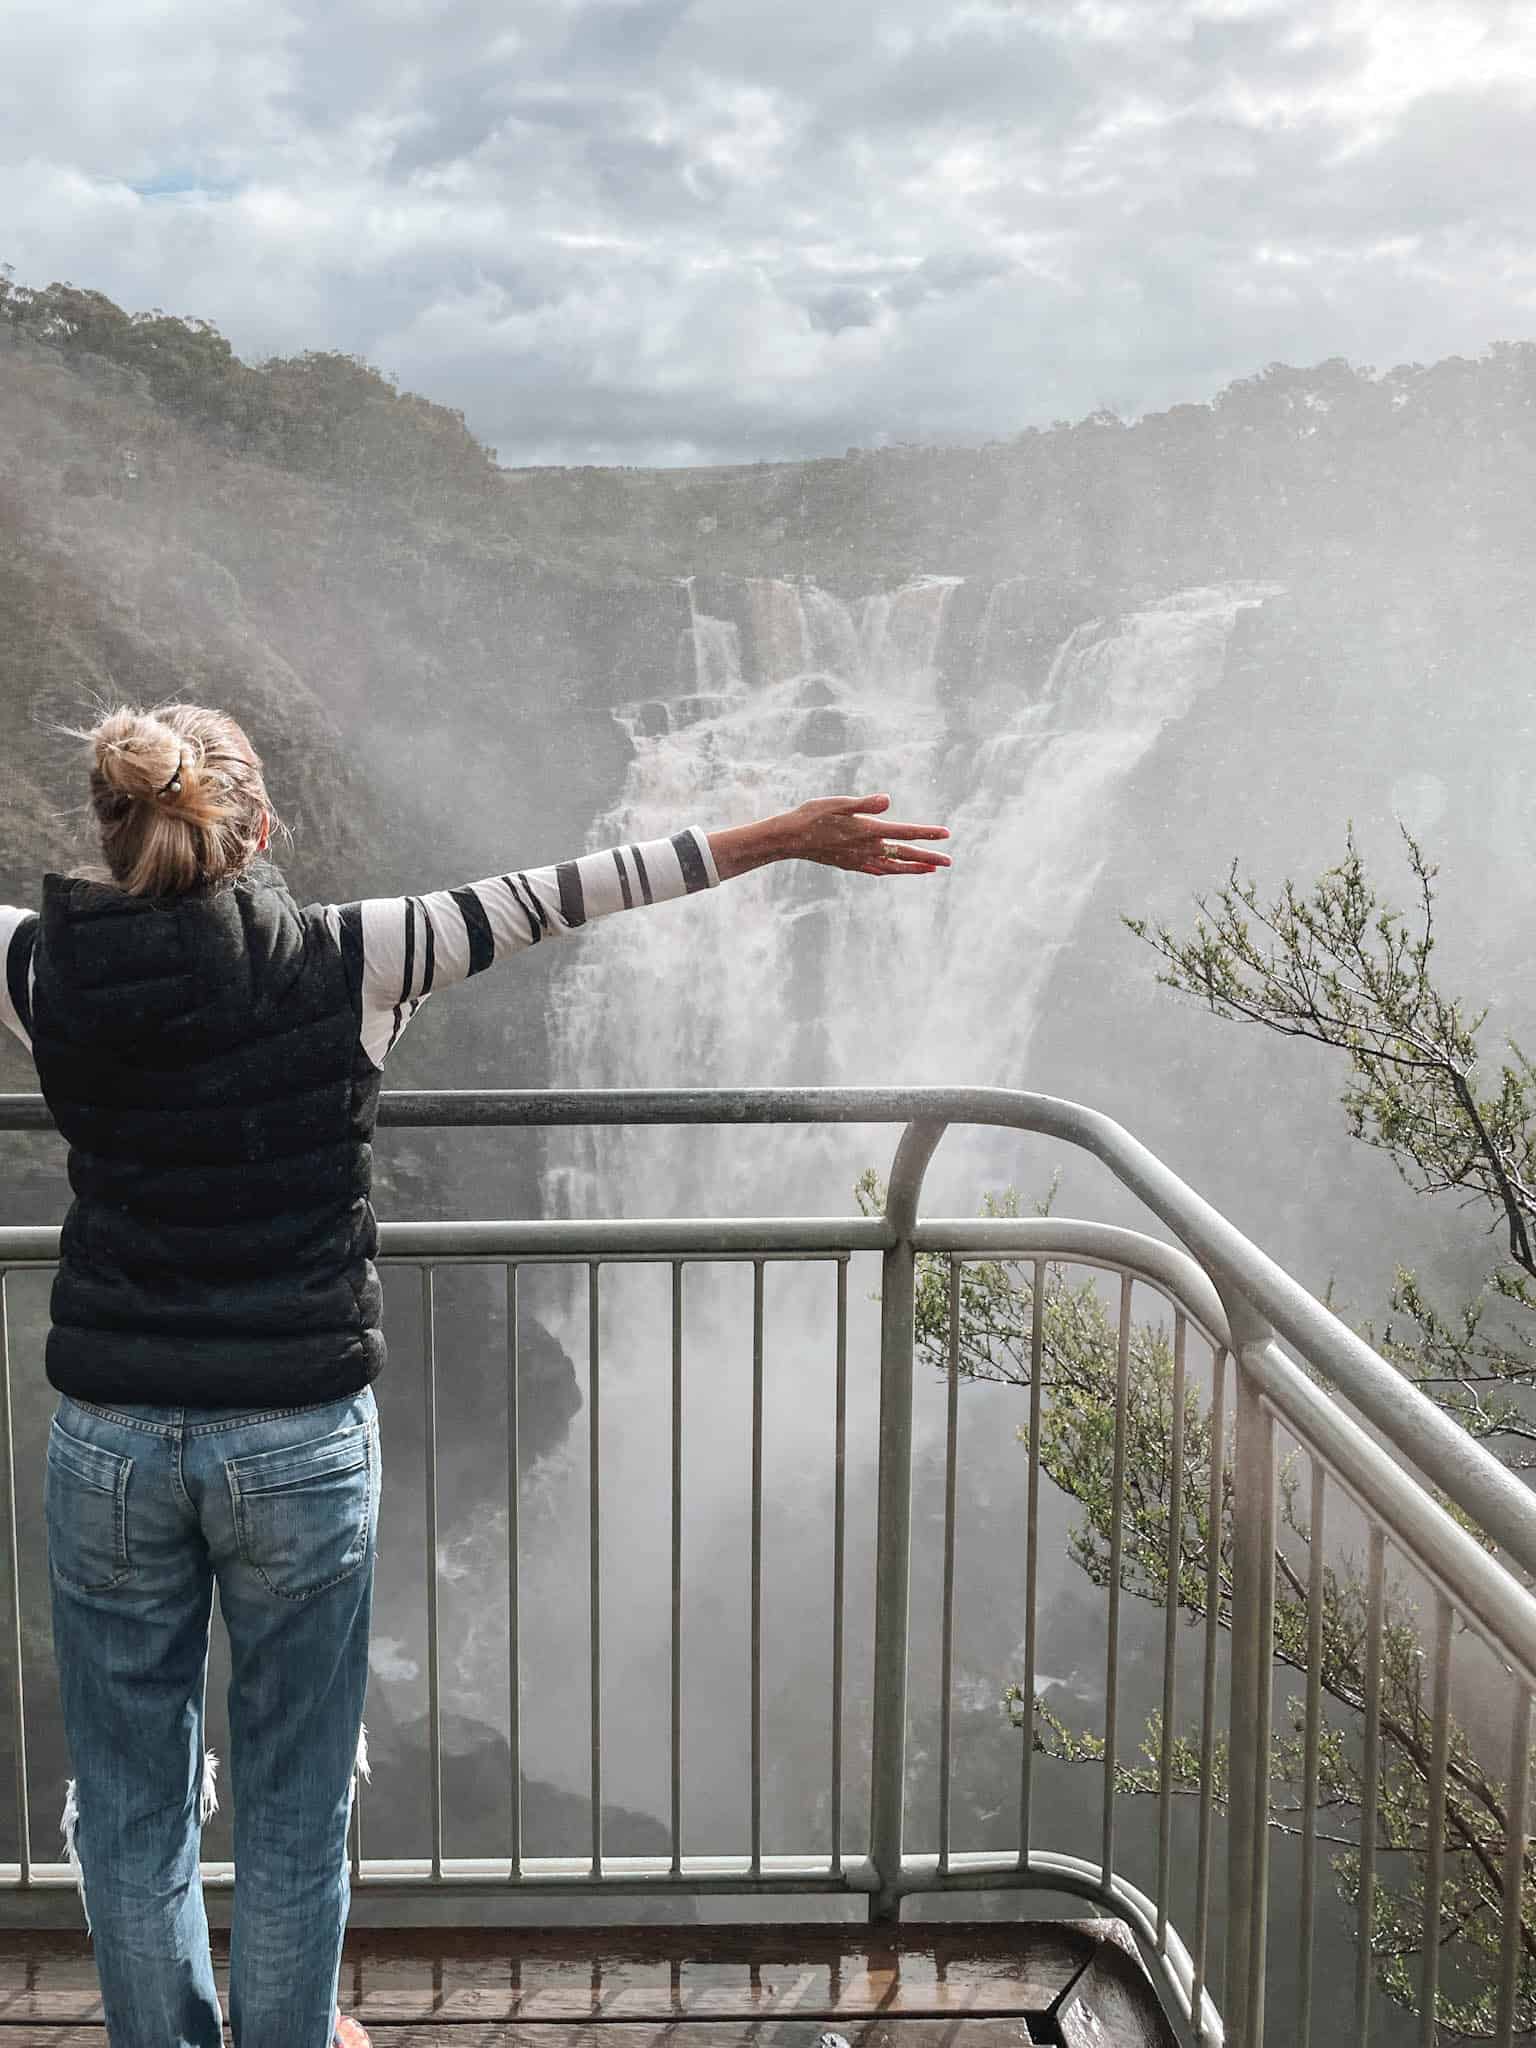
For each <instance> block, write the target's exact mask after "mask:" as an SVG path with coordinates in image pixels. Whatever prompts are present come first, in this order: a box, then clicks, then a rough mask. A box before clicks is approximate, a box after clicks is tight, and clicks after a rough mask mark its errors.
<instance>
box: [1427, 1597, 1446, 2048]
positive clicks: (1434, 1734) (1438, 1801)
mask: <svg viewBox="0 0 1536 2048" xmlns="http://www.w3.org/2000/svg"><path fill="white" fill-rule="evenodd" d="M1451 1622H1452V1613H1451V1603H1450V1601H1449V1600H1447V1599H1446V1598H1445V1596H1444V1594H1441V1595H1440V1596H1439V1597H1438V1598H1437V1599H1436V1601H1435V1689H1434V1692H1433V1693H1432V1694H1431V1700H1432V1705H1431V1707H1430V1742H1431V1749H1430V1757H1429V1812H1428V1816H1427V1818H1426V1821H1425V1829H1426V1839H1425V1850H1426V1855H1425V1864H1424V1957H1423V1964H1424V1967H1423V1973H1422V1975H1421V1977H1420V1981H1419V2048H1435V2040H1436V2036H1437V2033H1438V2029H1437V2027H1436V2024H1435V2019H1436V2008H1437V2006H1438V2004H1439V1999H1440V1894H1441V1890H1442V1888H1443V1886H1444V1883H1445V1789H1446V1775H1447V1766H1448V1763H1449V1758H1450V1735H1451Z"/></svg>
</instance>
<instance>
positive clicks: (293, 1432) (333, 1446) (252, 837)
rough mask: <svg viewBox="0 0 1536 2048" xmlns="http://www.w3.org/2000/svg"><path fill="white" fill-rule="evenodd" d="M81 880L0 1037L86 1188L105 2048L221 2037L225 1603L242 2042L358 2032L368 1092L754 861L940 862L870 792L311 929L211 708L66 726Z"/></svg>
mask: <svg viewBox="0 0 1536 2048" xmlns="http://www.w3.org/2000/svg"><path fill="white" fill-rule="evenodd" d="M79 736H80V737H82V738H85V739H88V740H89V741H90V743H91V747H92V750H93V758H92V767H91V778H90V780H91V800H92V805H93V808H94V811H95V815H96V820H97V823H98V825H99V827H100V831H101V842H102V852H103V855H104V857H105V862H106V869H105V873H104V874H101V873H97V874H92V875H89V876H77V877H73V878H67V877H64V876H61V875H52V874H51V875H47V876H45V877H44V881H43V900H42V909H41V911H40V912H39V913H36V914H34V913H32V912H29V911H24V910H17V909H8V908H0V969H3V971H0V1023H4V1024H6V1025H7V1026H8V1027H9V1028H10V1029H11V1030H12V1031H14V1032H15V1033H16V1034H17V1035H18V1036H19V1037H20V1038H21V1040H22V1042H23V1044H25V1045H28V1046H29V1047H30V1049H31V1052H32V1055H33V1059H34V1061H35V1063H36V1067H37V1072H38V1079H39V1082H40V1085H41V1087H42V1091H43V1094H44V1096H45V1097H46V1098H47V1101H48V1104H49V1107H50V1109H51V1110H52V1112H53V1115H54V1118H55V1120H56V1121H57V1123H58V1126H59V1129H60V1131H61V1132H62V1133H63V1135H64V1137H65V1139H66V1140H67V1141H68V1145H69V1176H70V1185H71V1187H72V1189H73V1190H74V1195H75V1200H74V1202H73V1204H72V1205H71V1207H70V1210H69V1214H68V1216H67V1218H66V1220H65V1223H64V1228H63V1232H62V1236H61V1242H60V1258H59V1268H58V1273H57V1276H56V1279H55V1282H54V1288H53V1298H52V1318H51V1326H50V1329H49V1334H48V1347H47V1371H48V1378H49V1380H50V1382H51V1383H52V1385H53V1386H54V1387H55V1388H57V1390H58V1392H59V1395H60V1400H59V1405H58V1409H57V1412H56V1414H55V1416H54V1418H53V1421H52V1424H51V1426H50V1432H49V1441H48V1459H47V1474H46V1482H45V1493H44V1499H45V1509H46V1519H47V1526H48V1548H49V1565H50V1581H51V1588H52V1600H53V1626H54V1645H55V1651H56V1655H57V1660H58V1666H59V1677H60V1686H61V1693H62V1700H63V1710H64V1730H65V1737H66V1740H67V1742H68V1746H69V1753H70V1760H71V1766H72V1769H73V1771H74V1774H75V1775H74V1778H73V1779H72V1781H71V1783H70V1786H69V1793H68V1797H67V1799H66V1802H65V1822H64V1826H65V1839H66V1847H67V1849H68V1852H69V1855H70V1859H71V1861H72V1862H73V1863H74V1864H75V1866H76V1869H77V1874H78V1875H79V1878H80V1885H81V1893H82V1897H83V1900H84V1904H85V1909H86V1915H87V1924H88V1926H89V1927H90V1928H91V1930H92V1935H93V1939H94V1946H95V1955H96V1964H97V1970H98V1973H99V1975H100V1978H101V1987H102V1997H103V2001H104V2005H105V2012H106V2021H107V2029H108V2034H109V2038H110V2040H111V2042H112V2044H113V2048H170V2044H173V2043H174V2044H177V2048H183V2044H184V2048H218V2043H219V2042H220V2040H221V2032H220V2025H221V2022H220V2012H219V2004H218V1999H217V1995H216V1992H215V1989H214V1982H213V1973H212V1969H211V1966H210V1963H209V1955H208V1931H207V1921H206V1918H205V1915H204V1909H203V1898H202V1890H201V1886H200V1883H199V1879H198V1860H199V1843H200V1828H201V1824H202V1822H203V1821H204V1820H206V1818H207V1817H208V1814H209V1813H210V1812H211V1811H212V1810H213V1806H214V1803H215V1801H214V1786H213V1761H214V1760H213V1759H212V1758H211V1757H205V1755H204V1751H203V1703H204V1688H205V1684H206V1672H207V1655H208V1626H209V1615H210V1610H211V1603H212V1597H213V1589H214V1586H215V1585H217V1587H218V1591H219V1604H220V1608H221V1611H222V1612H223V1615H224V1618H225V1622H226V1625H227V1628H228V1632H229V1639H230V1649H231V1660H232V1670H231V1680H230V1695H229V1723H230V1750H231V1754H230V1766H231V1777H232V1781H233V1786H234V1798H235V1869H236V1885H235V1902H234V1923H233V1929H232V1933H231V1937H230V2019H231V2023H232V2027H233V2031H234V2038H235V2041H236V2043H237V2048H306V2044H307V2048H323V2044H325V2043H327V2042H328V2041H330V2040H331V2039H332V2038H333V2037H334V2038H335V2039H336V2040H338V2041H341V2042H343V2043H350V2044H353V2048H357V2044H362V2043H366V2040H367V2036H366V2035H365V2034H364V2033H363V2030H362V2029H361V2027H359V2026H358V2025H357V2023H356V2022H355V2021H352V2020H344V2019H342V2018H341V2017H340V2016H339V2014H338V2013H337V2011H336V2006H335V1998H336V1984H337V1975H338V1970H339V1965H340V1958H341V1942H342V1935H343V1931H344V1929H345V1925H346V1918H347V1907H348V1900H349V1883H348V1871H347V1853H346V1836H347V1825H348V1819H349V1815H350V1811H351V1805H352V1796H353V1790H354V1783H355V1776H354V1774H355V1772H356V1771H357V1770H358V1769H362V1770H364V1771H365V1772H366V1768H367V1765H366V1751H365V1749H364V1746H363V1737H362V1714H363V1692H364V1684H365V1680H366V1675H367V1653H368V1625H369V1614H370V1601H371V1595H372V1588H373V1564H374V1555H375V1546H376V1541H377V1528H378V1500H379V1443H378V1417H377V1411H376V1409H375V1405H374V1396H373V1392H372V1386H371V1382H372V1381H373V1380H374V1378H375V1377H376V1376H377V1374H378V1372H379V1369H380V1367H381V1366H382V1365H383V1363H384V1338H383V1335H382V1332H381V1330H380V1288H379V1280H378V1274H377V1272H376V1270H375V1268H374V1264H373V1255H374V1253H375V1251H376V1249H377V1243H378V1235H377V1224H376V1221H375V1218H374V1213H373V1209H372V1206H371V1204H370V1202H369V1185H370V1168H371V1140H372V1136H373V1127H374V1118H375V1114H376V1112H377V1107H378V1095H379V1084H380V1070H381V1068H382V1066H383V1063H384V1060H385V1058H386V1056H387V1054H388V1053H389V1051H390V1049H391V1048H392V1047H393V1045H394V1044H395V1041H396V1040H397V1039H398V1037H399V1035H400V1033H401V1031H402V1030H403V1029H404V1028H405V1026H406V1025H407V1024H408V1023H409V1021H410V1019H411V1017H412V1016H413V1015H414V1014H415V1012H416V1011H417V1010H418V1009H419V1008H420V1006H421V1004H422V1003H423V1002H424V1001H425V1000H426V999H427V997H428V996H430V995H432V994H433V993H435V992H436V991H437V990H438V989H441V988H443V987H445V986H447V985H448V984H450V983H452V982H459V981H464V980H467V979H468V978H469V977H470V976H471V975H474V974H478V973H479V972H480V971H481V970H482V969H484V968H487V967H490V966H492V965H493V964H494V963H496V962H498V961H501V960H504V959H508V958H510V957H511V956H512V955H513V954H515V953H517V952H519V951H520V950H521V949H522V948H524V947H526V946H533V945H537V944H538V943H539V942H540V941H541V940H542V939H544V938H546V937H549V936H563V935H565V934H567V933H570V932H573V931H576V930H579V929H580V927H581V926H582V925H584V924H588V923H590V922H591V921H592V920H593V919H594V918H597V917H601V916H604V915H606V914H608V913H610V912H613V911H618V910H629V909H635V908H639V907H640V906H642V905H646V904H654V903H662V902H665V901H667V900H668V899H669V898H671V897H675V896H684V895H689V894H693V893H696V892H698V891H700V890H703V889H707V888H714V887H716V886H717V885H718V884H719V883H721V882H723V881H727V880H729V879H730V878H731V877H732V876H733V875H740V874H745V873H746V872H748V870H749V869H752V868H757V867H761V866H763V865H764V864H765V863H767V862H769V861H776V860H810V861H817V862H820V863H821V864H822V865H824V866H828V867H838V868H848V869H851V870H854V871H856V872H859V873H862V874H872V875H912V874H926V873H931V872H932V871H933V869H934V868H935V867H938V866H948V865H949V862H948V858H947V856H946V855H944V854H942V853H938V852H933V851H930V850H928V849H926V848H923V847H920V846H916V845H912V844H909V843H907V842H912V841H920V840H930V839H942V838H946V837H947V836H948V834H947V831H946V830H945V828H944V827H943V826H935V825H889V824H882V823H880V822H879V820H878V819H876V818H874V817H872V816H870V815H869V813H871V812H877V811H880V810H882V809H883V808H884V807H885V806H886V804H887V803H888V802H889V799H888V798H887V797H885V796H870V797H860V798H853V797H823V798H814V799H812V800H811V801H810V802H808V803H804V804H801V805H800V806H799V807H798V808H797V809H795V810H793V811H789V812H786V813H784V814H782V815H780V816H778V817H773V818H767V819H764V820H762V821H761V822H759V823H757V824H752V825H740V826H735V827H733V828H731V829H729V830H726V831H718V832H705V831H703V830H701V829H700V828H699V827H698V826H696V825H687V826H683V827H681V828H680V829H679V830H678V831H676V832H674V833H672V834H671V835H670V836H669V837H666V838H662V839H656V840H652V841H649V842H646V843H644V844H640V845H629V846H622V847H612V848H608V849H605V850H604V851H602V852H600V853H589V854H585V855H583V856H581V857H580V858H579V859H576V860H569V861H561V862H559V863H558V864H557V865H555V866H553V867H546V868H533V869H529V870H525V871H520V872H518V873H514V874H506V875H494V876H490V877H487V878H486V879H485V880H483V881H479V882H473V883H470V884H468V885H466V886H464V887H462V888H457V889H448V890H442V891H439V892H437V893H434V894H430V895H425V896H407V897H391V898H383V899H380V898H374V899H371V900H369V901H366V902H357V903H345V904H312V905H310V906H308V907H307V908H304V909H300V908H299V907H298V906H297V905H296V904H295V903H294V901H293V898H292V897H291V896H290V894H289V893H288V890H287V888H286V886H285V884H284V882H283V878H282V875H281V874H280V872H279V871H278V869H277V868H276V867H275V866H273V865H272V864H271V863H270V862H269V861H268V860H266V859H264V858H263V857H262V856H263V855H265V853H266V850H267V848H268V846H269V844H270V842H271V838H272V834H273V832H274V830H275V829H277V825H276V819H275V815H274V812H273V807H272V803H271V799H270V798H269V796H268V794H267V790H266V785H265V782H264V781H263V777H262V766H261V761H260V759H259V758H258V756H257V754H256V752H255V750H254V748H253V747H252V745H251V743H250V741H249V740H248V739H247V737H246V735H245V734H244V732H242V731H241V729H240V727H239V726H238V725H237V724H236V723H235V722H234V720H233V719H231V718H228V717H226V716H225V715H224V714H223V713H221V712H217V711H211V710H206V709H203V708H201V707H199V706H197V705H191V704H166V705H162V706H160V707H159V708H158V709H157V710H155V711H150V712H143V711H137V710H133V709H123V710H118V711H115V712H113V713H112V714H111V715H110V716H108V717H106V718H104V719H103V720H102V721H101V722H100V723H99V724H98V725H97V726H96V727H95V728H93V730H92V731H91V732H89V733H86V734H81V735H79Z"/></svg>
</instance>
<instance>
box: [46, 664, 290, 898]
mask: <svg viewBox="0 0 1536 2048" xmlns="http://www.w3.org/2000/svg"><path fill="white" fill-rule="evenodd" d="M60 730H61V731H63V732H67V733H69V734H71V735H72V736H73V737H75V738H77V739H82V740H86V741H88V742H89V744H90V749H91V803H92V807H93V809H94V810H95V813H96V822H97V824H98V825H99V827H100V828H101V847H102V852H103V853H104V855H105V856H106V863H107V871H108V873H109V874H110V877H111V879H112V881H113V882H115V883H116V885H117V886H118V887H119V888H120V889H126V890H127V891H128V893H129V894H130V895H135V896H166V895H179V894H181V893H183V892H184V891H186V890H188V889H195V888H206V887H211V886H212V885H214V884H216V883H219V882H223V881H227V880H229V879H230V878H231V877H232V876H235V875H238V874H240V873H241V872H242V870H243V869H245V868H246V867H247V866H248V865H249V863H250V862H251V860H252V859H253V858H254V857H255V855H256V854H257V853H258V852H259V851H260V849H261V847H262V846H263V845H264V844H265V843H266V838H267V835H268V833H269V832H270V831H272V830H275V829H277V821H276V819H275V818H273V817H272V801H271V798H270V797H269V796H268V795H267V789H266V783H265V781H264V779H263V776H262V770H261V756H260V755H259V754H258V753H257V752H256V749H255V748H254V747H253V746H252V745H251V742H250V740H249V739H248V738H247V737H246V735H245V733H244V732H243V731H242V730H241V728H240V726H239V725H238V724H237V723H236V721H235V720H234V719H233V718H231V717H230V716H229V714H228V713H227V712H224V711H215V710H213V709H211V708H210V707H209V706H207V705H202V704H180V703H166V704H156V705H154V706H152V707H141V706H139V705H136V704H124V705H120V706H119V707H118V708H117V709H116V710H113V711H108V712H106V713H105V714H104V715H103V716H102V717H101V718H99V719H98V720H97V722H96V723H95V725H93V726H92V727H91V728H90V729H89V731H82V730H81V729H80V728H79V727H78V726H64V727H61V728H60Z"/></svg>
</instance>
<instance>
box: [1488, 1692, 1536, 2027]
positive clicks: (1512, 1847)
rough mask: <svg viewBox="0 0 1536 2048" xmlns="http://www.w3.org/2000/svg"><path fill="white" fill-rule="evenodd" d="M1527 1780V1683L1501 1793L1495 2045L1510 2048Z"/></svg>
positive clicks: (1521, 1939)
mask: <svg viewBox="0 0 1536 2048" xmlns="http://www.w3.org/2000/svg"><path fill="white" fill-rule="evenodd" d="M1530 1779H1531V1695H1530V1689H1529V1688H1528V1687H1527V1686H1523V1685H1518V1684H1517V1685H1516V1687H1515V1711H1514V1715H1513V1717H1512V1719H1511V1722H1510V1730H1509V1790H1508V1791H1507V1792H1506V1794H1505V1796H1504V1811H1505V1816H1506V1829H1507V1832H1506V1834H1505V1837H1504V1925H1503V1928H1502V1930H1501V1938H1500V1942H1499V2006H1498V2018H1497V2020H1496V2022H1495V2024H1494V2033H1493V2040H1494V2048H1510V2043H1511V2042H1512V2041H1513V2039H1514V2036H1515V2003H1516V1995H1517V1993H1518V1990H1519V1985H1520V1963H1521V1958H1522V1956H1523V1955H1524V1952H1525V1925H1524V1914H1525V1845H1526V1837H1527V1834H1528V1831H1529V1824H1530V1814H1529V1812H1528V1810H1527V1808H1528V1802H1529V1798H1530Z"/></svg>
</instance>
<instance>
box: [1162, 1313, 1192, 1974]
mask: <svg viewBox="0 0 1536 2048" xmlns="http://www.w3.org/2000/svg"><path fill="white" fill-rule="evenodd" d="M1186 1336H1187V1328H1186V1322H1185V1316H1184V1311H1183V1310H1182V1309H1179V1310H1178V1311H1177V1312H1176V1313H1175V1316H1174V1322H1173V1414H1172V1416H1171V1418H1170V1423H1171V1432H1170V1433H1171V1441H1170V1444H1169V1451H1168V1555H1167V1562H1166V1565H1165V1567H1164V1569H1165V1572H1166V1575H1167V1586H1166V1588H1165V1598H1164V1603H1163V1608H1164V1611H1163V1740H1162V1751H1161V1755H1160V1756H1159V1758H1158V1786H1157V1794H1158V1799H1157V1946H1158V1948H1159V1950H1162V1949H1164V1948H1165V1947H1166V1945H1167V1940H1168V1888H1169V1884H1170V1881H1171V1878H1172V1874H1173V1717H1174V1703H1175V1690H1174V1663H1175V1659H1176V1658H1177V1655H1178V1642H1179V1637H1178V1626H1179V1594H1180V1589H1181V1586H1182V1583H1183V1576H1184V1350H1185V1341H1186Z"/></svg>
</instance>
